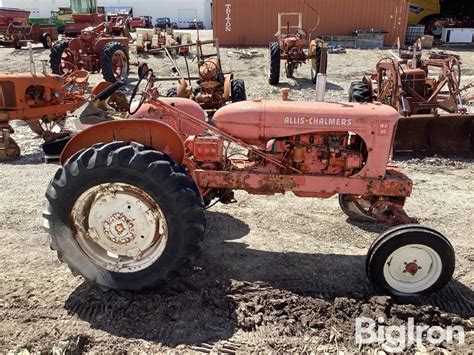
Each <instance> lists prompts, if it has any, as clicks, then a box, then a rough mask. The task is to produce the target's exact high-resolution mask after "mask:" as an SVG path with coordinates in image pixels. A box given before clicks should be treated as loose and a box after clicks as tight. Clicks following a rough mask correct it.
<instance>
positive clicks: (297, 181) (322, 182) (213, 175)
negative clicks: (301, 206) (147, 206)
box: [194, 170, 413, 198]
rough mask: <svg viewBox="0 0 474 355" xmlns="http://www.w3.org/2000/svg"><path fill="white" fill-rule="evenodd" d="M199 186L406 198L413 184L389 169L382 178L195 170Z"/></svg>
mask: <svg viewBox="0 0 474 355" xmlns="http://www.w3.org/2000/svg"><path fill="white" fill-rule="evenodd" d="M194 173H195V174H196V178H197V182H198V185H199V186H201V187H205V188H229V189H236V190H245V191H248V192H250V193H254V194H263V195H272V194H276V193H285V192H288V191H292V192H295V193H299V194H298V195H301V196H303V195H304V196H307V197H323V198H327V197H330V196H332V195H335V194H340V193H341V194H356V195H378V196H396V197H408V196H410V194H411V191H412V187H413V183H412V181H411V180H410V179H409V178H407V177H406V176H405V175H403V174H402V173H397V172H393V171H388V172H387V175H386V177H385V178H384V179H360V178H346V177H343V176H330V177H329V176H315V175H272V174H261V173H258V174H256V173H250V172H245V171H241V172H239V171H206V170H196V171H195V172H194Z"/></svg>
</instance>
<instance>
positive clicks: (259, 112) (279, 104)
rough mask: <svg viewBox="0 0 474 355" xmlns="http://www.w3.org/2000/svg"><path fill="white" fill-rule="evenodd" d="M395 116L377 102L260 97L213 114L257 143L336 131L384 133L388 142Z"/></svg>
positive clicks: (222, 125) (228, 128)
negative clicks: (293, 99)
mask: <svg viewBox="0 0 474 355" xmlns="http://www.w3.org/2000/svg"><path fill="white" fill-rule="evenodd" d="M398 119H399V114H398V112H397V111H396V110H395V109H393V108H392V107H390V106H387V105H382V104H378V103H375V104H367V103H362V104H360V103H328V102H304V103H303V102H296V101H260V100H254V101H243V102H238V103H234V104H231V105H228V106H225V107H223V108H221V109H220V110H219V111H217V112H216V114H215V115H214V117H213V121H214V122H215V125H216V127H217V128H219V129H221V130H223V131H225V132H226V133H228V134H231V135H233V136H234V137H237V138H240V139H242V140H244V141H245V142H248V143H251V144H256V145H261V144H264V143H265V142H267V141H268V140H270V139H273V138H279V137H288V136H295V135H301V134H310V133H312V132H338V131H350V132H353V133H357V134H358V135H360V136H362V137H363V138H367V139H368V138H370V136H371V135H377V136H379V135H380V136H387V137H386V138H388V139H389V140H390V141H391V137H392V136H393V134H394V130H395V128H396V124H397V121H398Z"/></svg>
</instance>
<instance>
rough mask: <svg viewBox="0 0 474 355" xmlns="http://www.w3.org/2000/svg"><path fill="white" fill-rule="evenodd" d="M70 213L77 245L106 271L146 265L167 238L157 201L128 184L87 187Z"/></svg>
mask: <svg viewBox="0 0 474 355" xmlns="http://www.w3.org/2000/svg"><path fill="white" fill-rule="evenodd" d="M71 217H72V223H73V226H74V230H75V232H76V233H75V238H76V242H77V244H78V245H79V247H80V248H81V249H82V251H83V252H84V254H86V256H87V257H88V258H89V259H90V260H91V261H92V262H94V263H95V264H96V265H98V266H100V267H103V268H105V269H107V270H109V271H114V272H119V273H130V272H136V271H139V270H143V269H145V268H147V267H149V266H150V265H152V264H153V263H155V262H156V260H158V259H159V258H160V256H161V255H162V254H163V251H164V250H165V247H166V244H167V241H168V226H167V223H166V219H165V217H164V214H163V212H162V210H161V209H160V207H159V206H158V204H157V203H156V202H155V201H154V200H153V198H152V197H151V196H150V195H148V194H147V193H146V192H144V191H143V190H141V189H139V188H137V187H135V186H132V185H129V184H124V183H109V184H101V185H97V186H94V187H92V188H90V189H89V190H87V191H86V192H84V193H83V194H82V195H81V196H80V197H79V198H78V199H77V201H76V203H75V204H74V207H73V210H72V213H71Z"/></svg>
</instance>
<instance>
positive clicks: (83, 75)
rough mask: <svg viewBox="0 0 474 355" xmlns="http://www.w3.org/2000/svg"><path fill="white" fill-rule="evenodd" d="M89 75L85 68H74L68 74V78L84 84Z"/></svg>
mask: <svg viewBox="0 0 474 355" xmlns="http://www.w3.org/2000/svg"><path fill="white" fill-rule="evenodd" d="M89 75H90V74H89V72H88V71H87V70H76V71H75V72H73V73H71V74H70V75H69V76H68V79H69V80H70V81H71V82H72V81H74V82H75V83H76V84H85V83H87V82H88V81H89Z"/></svg>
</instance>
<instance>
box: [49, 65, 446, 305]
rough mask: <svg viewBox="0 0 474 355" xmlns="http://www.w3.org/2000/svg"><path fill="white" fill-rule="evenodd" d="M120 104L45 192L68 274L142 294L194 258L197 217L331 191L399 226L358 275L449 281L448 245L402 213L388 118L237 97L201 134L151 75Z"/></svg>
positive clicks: (382, 112)
mask: <svg viewBox="0 0 474 355" xmlns="http://www.w3.org/2000/svg"><path fill="white" fill-rule="evenodd" d="M143 87H144V88H143ZM142 88H143V89H142ZM130 101H131V105H130V109H129V111H130V112H131V113H133V114H131V116H130V117H129V118H130V119H125V120H119V121H111V122H103V123H100V124H97V125H92V126H90V127H89V128H87V129H85V130H83V131H82V132H80V133H78V134H77V135H76V136H74V138H73V139H72V140H71V141H70V142H69V143H68V144H67V146H66V147H65V149H64V151H63V153H62V156H61V163H62V167H61V168H60V169H59V170H58V171H57V173H56V174H55V175H54V177H53V179H52V181H51V183H50V185H49V187H48V189H47V192H46V199H47V203H46V205H45V210H44V225H45V227H46V228H47V230H49V233H50V235H51V241H52V243H51V247H52V248H53V249H54V250H56V251H57V252H58V256H59V258H60V260H62V261H63V262H65V263H67V264H68V266H69V267H70V269H71V270H72V271H73V273H75V274H81V275H83V276H84V278H85V279H86V280H88V281H91V282H93V283H96V284H99V285H100V286H102V287H105V288H112V289H128V290H140V289H143V288H150V287H153V286H155V285H157V284H159V283H161V282H162V281H163V280H166V279H168V278H169V277H172V276H173V275H175V274H176V271H177V270H178V268H179V267H180V266H181V265H183V263H184V262H186V260H187V259H189V258H191V256H192V255H193V254H194V253H195V252H196V251H197V250H198V245H199V243H200V241H201V240H202V239H203V237H204V232H205V227H206V221H205V215H204V207H205V206H206V205H209V204H210V203H211V201H212V200H215V199H217V200H218V201H220V202H222V203H231V202H233V201H234V198H233V192H232V191H233V190H245V191H247V192H249V193H251V194H259V195H271V194H276V193H285V192H288V191H291V192H293V193H294V194H295V195H297V196H301V197H319V198H329V197H331V196H333V195H337V194H338V195H339V202H340V205H341V208H342V211H343V212H345V213H346V214H347V215H348V217H349V218H350V219H353V220H357V221H379V222H383V223H387V224H392V225H395V224H401V225H399V226H397V227H394V228H392V229H389V230H388V231H386V232H385V233H383V234H382V235H381V236H380V237H379V238H377V239H376V240H375V241H374V243H373V244H372V246H371V247H370V249H369V252H368V258H367V274H368V277H369V278H370V280H371V281H372V282H373V283H374V284H375V285H377V286H380V287H382V288H383V289H385V290H386V291H387V292H389V293H392V294H395V295H399V296H412V295H421V294H428V293H431V292H433V291H436V290H438V289H440V288H442V287H443V286H444V285H445V284H446V283H447V282H448V281H449V280H450V278H451V276H452V273H453V270H454V251H453V248H452V246H451V244H450V243H449V242H448V240H447V239H446V238H445V237H444V236H442V235H441V234H440V233H439V232H437V231H435V230H433V229H430V228H426V227H422V226H419V225H417V224H414V222H415V220H414V219H412V218H410V217H408V216H407V215H406V213H405V212H404V209H403V205H404V203H405V199H406V198H407V197H408V196H409V195H410V193H411V191H412V186H413V184H412V181H411V180H410V179H409V178H408V177H406V176H405V175H404V174H403V173H402V172H400V171H399V170H398V168H397V167H396V166H393V165H388V159H389V155H390V151H391V148H392V144H391V142H392V140H393V136H394V133H395V127H396V125H397V123H398V120H399V114H398V113H397V112H396V110H394V109H393V108H391V107H389V106H385V105H382V104H359V103H351V104H348V103H347V104H337V103H314V102H312V103H309V102H308V103H302V102H287V101H286V102H282V101H280V102H279V101H260V100H256V101H244V102H239V103H235V104H232V105H228V106H226V107H224V108H221V109H220V110H218V111H217V112H216V114H215V115H214V123H215V126H212V125H209V124H208V123H206V120H205V113H204V111H203V110H202V108H201V107H200V106H199V105H198V104H197V103H195V102H193V101H191V100H188V99H183V98H159V97H158V91H157V89H156V88H155V87H154V76H153V73H152V71H151V70H149V71H147V73H145V75H143V76H142V78H141V80H140V81H139V82H138V84H137V86H136V88H135V90H134V92H133V94H132V97H131V100H130ZM79 120H81V118H79ZM85 122H86V121H83V123H85ZM237 146H238V147H240V151H241V152H246V155H244V156H236V155H235V154H234V153H235V149H231V148H237ZM231 150H233V152H234V153H233V152H231ZM406 223H407V224H406ZM404 224H405V225H404Z"/></svg>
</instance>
